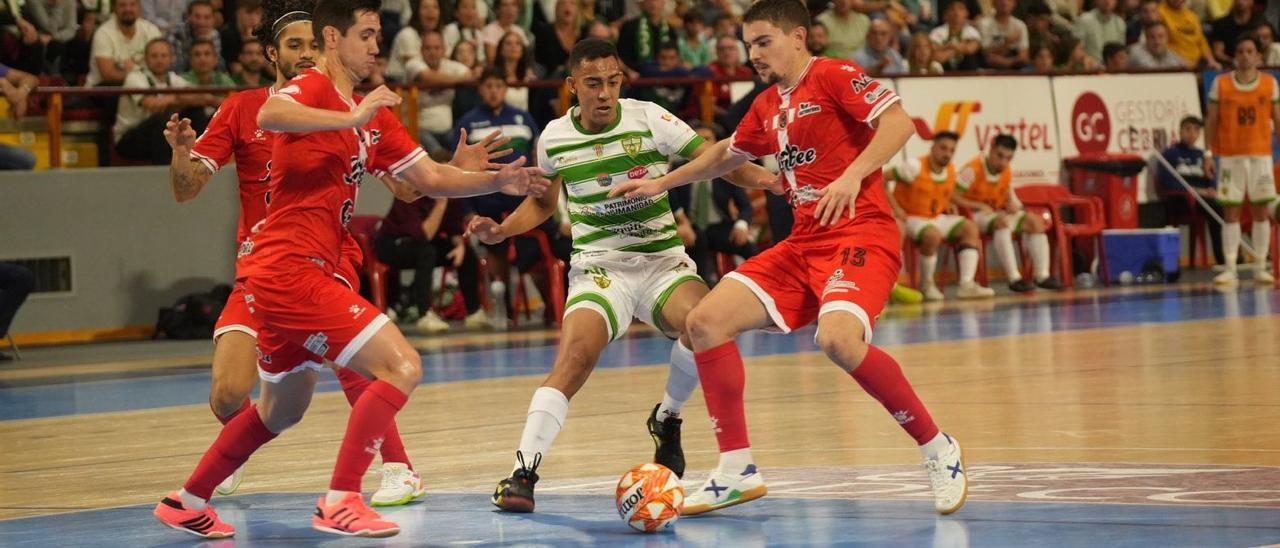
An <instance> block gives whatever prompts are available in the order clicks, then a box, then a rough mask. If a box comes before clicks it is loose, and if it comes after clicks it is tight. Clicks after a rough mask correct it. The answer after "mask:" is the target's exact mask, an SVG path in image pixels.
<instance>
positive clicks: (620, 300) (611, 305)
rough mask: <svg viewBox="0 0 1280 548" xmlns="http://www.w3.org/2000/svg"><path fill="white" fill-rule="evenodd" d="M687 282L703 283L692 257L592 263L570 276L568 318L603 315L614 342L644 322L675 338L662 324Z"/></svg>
mask: <svg viewBox="0 0 1280 548" xmlns="http://www.w3.org/2000/svg"><path fill="white" fill-rule="evenodd" d="M686 282H698V283H704V282H703V281H702V278H700V277H698V270H697V268H696V267H694V263H693V260H692V259H690V258H689V257H688V256H687V255H684V254H680V255H672V254H664V255H635V256H633V257H628V258H625V259H620V260H604V259H592V260H590V261H589V262H586V264H581V265H579V264H575V265H574V266H573V268H571V269H570V271H569V301H568V303H567V304H566V305H565V307H564V315H565V317H566V318H567V317H568V316H569V314H571V313H573V311H574V310H578V309H583V308H585V309H589V310H593V311H595V312H596V313H597V314H600V316H601V317H603V318H604V320H605V323H606V324H607V325H608V328H609V340H610V341H612V340H614V339H617V338H618V337H621V336H622V334H623V333H626V332H627V327H629V326H630V325H631V318H632V317H635V318H639V319H640V321H642V322H644V323H647V324H649V325H651V326H653V327H654V328H656V329H658V330H659V331H662V332H663V333H664V334H665V335H666V336H668V337H671V338H673V339H674V338H676V337H678V336H679V333H672V332H670V330H669V329H667V328H666V327H665V326H664V325H663V322H662V307H663V306H664V305H665V304H666V303H667V299H668V298H669V297H670V296H671V293H673V292H674V291H675V290H676V288H677V287H679V286H680V285H681V284H684V283H686Z"/></svg>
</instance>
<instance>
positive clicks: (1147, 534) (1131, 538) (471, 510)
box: [0, 493, 1280, 548]
mask: <svg viewBox="0 0 1280 548" xmlns="http://www.w3.org/2000/svg"><path fill="white" fill-rule="evenodd" d="M314 501H315V498H314V496H313V495H311V494H300V493H262V494H253V495H243V496H236V497H230V498H219V499H217V500H216V501H215V505H216V507H217V510H218V514H219V516H220V517H222V519H224V520H225V521H227V522H229V523H231V524H232V525H233V526H235V527H236V528H237V533H236V537H235V540H234V543H235V546H237V547H242V548H247V547H253V546H268V545H269V546H280V545H295V546H316V545H349V544H350V543H353V542H357V541H352V540H346V539H341V538H340V537H335V536H333V535H328V534H324V533H319V532H316V531H313V530H312V529H311V527H310V525H311V511H312V509H313V508H314V506H313V505H314ZM151 509H152V506H151V505H141V506H130V507H124V508H110V509H102V510H88V511H83V512H74V513H69V514H61V515H53V516H41V517H33V518H22V519H14V520H8V521H0V545H4V546H14V547H18V546H31V547H41V548H43V547H46V546H72V545H77V546H80V545H83V546H88V545H99V544H103V543H106V544H111V545H119V546H170V545H172V546H179V545H181V546H189V545H191V544H193V543H194V541H196V538H195V537H193V536H190V535H188V534H186V533H183V532H179V531H174V530H172V529H168V528H165V527H163V526H161V525H160V524H159V523H157V522H156V521H155V520H154V518H153V517H151ZM382 514H383V515H384V516H385V517H387V518H388V519H391V520H393V521H396V522H397V523H399V524H400V526H401V533H400V534H399V535H398V536H396V537H392V538H389V539H385V540H382V541H374V540H361V541H358V542H359V544H360V545H370V546H372V545H379V546H419V545H427V544H430V545H444V544H453V543H457V544H480V545H495V544H504V545H505V544H526V545H527V544H540V545H549V546H565V545H569V546H585V545H608V546H642V547H646V548H648V547H665V546H708V547H721V546H734V547H738V546H766V545H768V546H775V545H778V546H787V545H793V546H804V545H809V546H812V545H819V546H894V547H899V546H947V547H968V546H1028V545H1029V544H1032V543H1034V544H1035V545H1037V546H1117V547H1124V546H1134V547H1147V546H1195V547H1203V546H1227V545H1233V546H1257V545H1261V544H1266V543H1270V542H1275V541H1276V540H1277V539H1280V509H1276V508H1250V507H1205V506H1192V507H1181V506H1154V505H1127V504H1115V505H1112V504H1107V505H1103V504H1074V503H1072V504H1068V503H1018V502H988V501H973V502H970V503H969V504H968V505H966V506H965V507H964V508H963V509H962V510H960V512H958V513H956V514H953V515H951V516H946V517H939V516H937V515H936V514H935V513H934V511H933V505H932V503H931V502H927V501H920V502H915V501H887V500H834V499H789V498H775V497H766V498H764V499H761V500H760V501H757V502H753V503H750V504H746V505H743V506H738V507H735V508H731V509H727V510H723V511H721V512H717V513H715V514H709V515H705V516H698V517H688V518H682V519H680V520H678V521H677V522H676V524H675V526H674V529H673V530H672V531H670V532H666V533H660V534H654V535H644V534H640V533H637V532H632V531H631V530H630V529H628V528H627V526H626V525H625V524H624V523H623V522H622V520H621V519H620V518H619V517H618V515H617V513H616V512H615V511H614V501H613V500H612V498H611V497H607V496H599V495H540V496H539V497H538V512H537V513H534V514H505V513H499V512H496V511H494V509H493V508H492V506H490V505H489V502H488V499H487V497H486V496H485V495H484V494H481V493H432V494H428V495H427V498H426V500H425V501H424V502H422V503H418V504H413V505H410V506H406V507H401V508H395V509H389V510H384V511H383V512H382ZM122 524H128V526H126V527H121V525H122ZM225 544H226V545H228V546H229V545H231V542H229V541H227V542H225Z"/></svg>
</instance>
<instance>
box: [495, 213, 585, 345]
mask: <svg viewBox="0 0 1280 548" xmlns="http://www.w3.org/2000/svg"><path fill="white" fill-rule="evenodd" d="M520 238H529V239H532V240H533V241H534V242H535V243H537V244H538V250H539V251H541V252H542V261H541V262H539V263H537V264H535V265H533V268H530V269H529V272H537V273H542V274H544V275H545V276H546V277H547V287H548V291H549V292H550V293H551V294H550V295H543V296H542V297H543V300H545V301H548V302H546V303H544V306H548V307H550V308H551V313H552V317H551V321H552V324H553V325H556V326H559V325H560V322H561V321H562V320H563V319H564V305H565V293H566V291H565V286H564V273H565V268H566V267H565V264H564V261H561V260H560V259H559V258H558V257H556V256H555V254H554V253H552V252H551V242H550V241H549V240H547V234H546V233H545V232H543V231H541V230H539V229H536V228H535V229H533V230H530V231H528V232H525V233H524V234H521V235H519V236H516V237H515V238H512V245H510V246H508V247H507V261H508V264H515V262H516V246H515V245H514V244H515V242H514V240H516V239H520ZM486 271H487V269H486ZM527 273H528V272H518V273H516V287H515V293H514V294H512V296H511V297H512V298H511V310H510V313H509V316H510V319H511V325H512V327H519V318H520V314H519V313H520V312H523V313H524V317H525V319H526V320H528V319H529V318H530V312H531V310H530V309H531V308H532V307H531V306H530V305H529V292H528V288H526V287H525V283H524V274H527Z"/></svg>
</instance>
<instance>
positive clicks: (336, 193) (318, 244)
mask: <svg viewBox="0 0 1280 548" xmlns="http://www.w3.org/2000/svg"><path fill="white" fill-rule="evenodd" d="M276 95H277V96H279V97H280V99H277V100H290V101H295V102H297V103H299V104H302V105H305V106H309V107H312V108H322V109H326V110H337V111H344V112H346V111H350V110H351V109H352V108H353V107H355V105H356V103H355V102H352V101H351V100H348V99H347V98H346V97H343V96H342V94H341V93H339V92H338V89H337V88H336V87H334V85H333V82H332V81H331V80H329V78H328V77H327V76H325V75H324V74H323V73H321V72H320V71H318V70H315V69H307V70H304V71H302V73H301V74H299V75H298V76H297V77H296V78H294V79H293V80H291V81H290V82H289V84H288V85H286V86H285V87H283V88H281V89H280V90H279V91H278V92H276ZM356 100H357V101H358V100H359V98H357V99H356ZM426 155H427V153H426V151H424V150H422V148H421V147H419V146H418V145H417V143H416V142H415V141H414V140H413V139H412V138H411V137H410V136H409V132H408V131H406V130H405V128H404V125H403V124H401V123H400V120H399V119H397V118H396V117H395V115H394V114H392V113H391V111H390V110H388V109H382V110H381V111H380V112H379V113H378V114H377V116H375V117H374V119H373V120H371V121H370V122H369V124H367V125H365V126H364V127H362V128H347V129H341V130H331V131H317V132H311V133H279V134H276V136H275V139H274V143H273V145H272V154H271V158H272V165H271V204H270V206H269V207H268V208H267V218H266V222H265V223H264V224H263V226H262V229H261V230H260V231H259V232H258V233H257V234H256V235H253V236H252V237H251V238H250V239H249V240H246V241H245V242H244V243H243V244H241V246H240V257H241V258H240V264H239V267H240V272H239V276H240V277H241V278H244V277H249V276H253V275H259V274H270V273H276V272H281V271H291V270H293V269H294V267H296V266H297V265H298V264H299V262H302V261H305V262H310V263H314V264H317V265H319V266H320V267H321V268H323V269H324V270H325V271H326V272H329V273H333V272H334V269H335V268H336V267H337V266H338V260H339V257H340V248H341V247H342V243H343V240H344V239H349V238H350V236H349V233H348V232H347V230H346V225H347V223H348V222H349V221H350V220H351V216H352V215H353V214H354V213H355V206H356V195H357V193H358V190H359V187H360V183H361V179H362V177H363V175H364V174H365V172H366V171H368V172H371V173H374V174H380V173H390V174H392V175H398V174H400V173H401V172H403V171H404V170H405V169H407V168H408V167H409V166H412V165H413V164H414V163H415V162H417V161H418V160H420V159H422V158H425V157H426Z"/></svg>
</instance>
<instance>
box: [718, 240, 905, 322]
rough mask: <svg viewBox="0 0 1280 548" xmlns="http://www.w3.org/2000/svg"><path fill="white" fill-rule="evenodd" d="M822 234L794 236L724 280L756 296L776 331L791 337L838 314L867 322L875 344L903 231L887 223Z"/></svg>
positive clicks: (897, 264)
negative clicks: (830, 314)
mask: <svg viewBox="0 0 1280 548" xmlns="http://www.w3.org/2000/svg"><path fill="white" fill-rule="evenodd" d="M819 230H821V231H820V232H816V233H807V234H806V233H793V234H792V235H791V236H790V237H788V238H787V239H786V240H783V241H782V242H780V243H778V244H777V245H775V246H773V247H771V248H769V249H766V250H765V251H764V252H763V253H761V254H759V255H756V256H755V257H752V258H750V259H748V260H747V261H746V262H745V263H743V264H742V266H739V267H738V269H737V270H734V271H733V272H731V273H729V274H728V275H726V276H725V279H732V280H736V281H738V282H740V283H742V284H744V285H746V286H747V288H748V289H750V290H751V292H752V293H754V294H755V296H756V298H757V299H759V300H760V303H761V304H763V305H764V307H765V310H767V311H768V313H769V318H770V319H771V320H772V321H773V323H774V326H775V327H774V328H772V329H771V330H774V331H780V332H782V333H790V332H791V331H792V330H795V329H799V328H801V327H804V326H805V325H808V324H809V323H810V322H812V321H814V320H815V319H817V318H818V317H819V316H821V315H823V314H826V313H828V312H835V311H837V310H839V311H845V312H849V313H851V314H853V315H854V316H856V317H857V318H858V319H859V320H861V321H862V326H863V328H864V329H865V331H864V335H863V338H864V339H865V340H866V341H867V342H870V341H871V330H872V327H874V326H875V321H876V318H877V317H878V316H879V315H880V312H881V311H882V310H884V304H885V302H887V301H888V300H889V292H890V291H892V290H893V284H895V283H897V280H898V270H899V269H900V268H901V267H902V259H901V253H900V251H899V247H898V244H899V235H898V229H897V227H896V226H895V225H894V223H893V221H886V222H859V223H856V224H850V225H847V226H843V227H838V228H830V229H826V230H822V229H819Z"/></svg>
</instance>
